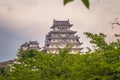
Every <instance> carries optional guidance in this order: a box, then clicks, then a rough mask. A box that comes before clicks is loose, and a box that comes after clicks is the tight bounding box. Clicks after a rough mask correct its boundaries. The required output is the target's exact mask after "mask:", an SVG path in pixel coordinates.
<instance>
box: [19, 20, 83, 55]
mask: <svg viewBox="0 0 120 80" xmlns="http://www.w3.org/2000/svg"><path fill="white" fill-rule="evenodd" d="M72 26H73V24H70V22H69V20H67V21H57V20H54V21H53V25H52V27H51V29H52V30H51V31H50V32H49V33H48V34H47V35H46V39H45V45H44V49H43V50H44V51H45V52H47V53H49V52H51V53H58V48H60V49H63V48H65V47H66V46H67V45H71V46H72V48H71V53H76V52H80V51H81V50H82V49H83V48H81V45H82V43H81V42H80V41H79V38H80V37H79V36H76V35H75V34H76V33H77V31H73V30H71V29H70V28H71V27H72ZM27 49H37V50H39V49H40V47H39V43H37V41H29V43H27V42H26V43H24V44H23V45H21V46H20V50H21V51H23V50H27Z"/></svg>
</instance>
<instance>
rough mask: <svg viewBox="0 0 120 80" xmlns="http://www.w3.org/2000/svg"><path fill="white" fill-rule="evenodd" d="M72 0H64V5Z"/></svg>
mask: <svg viewBox="0 0 120 80" xmlns="http://www.w3.org/2000/svg"><path fill="white" fill-rule="evenodd" d="M71 1H73V0H64V5H66V4H67V3H69V2H71Z"/></svg>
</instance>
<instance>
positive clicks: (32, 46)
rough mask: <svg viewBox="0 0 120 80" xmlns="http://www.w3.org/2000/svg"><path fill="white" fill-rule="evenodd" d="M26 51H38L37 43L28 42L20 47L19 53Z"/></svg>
mask: <svg viewBox="0 0 120 80" xmlns="http://www.w3.org/2000/svg"><path fill="white" fill-rule="evenodd" d="M28 49H36V50H38V51H39V50H40V47H39V43H38V42H37V41H29V42H26V43H24V44H22V45H21V46H20V51H25V50H28Z"/></svg>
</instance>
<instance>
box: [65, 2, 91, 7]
mask: <svg viewBox="0 0 120 80" xmlns="http://www.w3.org/2000/svg"><path fill="white" fill-rule="evenodd" d="M72 1H74V0H64V1H63V2H64V5H66V4H68V3H69V2H72ZM82 3H83V4H84V5H85V6H86V7H87V8H88V9H89V6H90V3H89V0H82Z"/></svg>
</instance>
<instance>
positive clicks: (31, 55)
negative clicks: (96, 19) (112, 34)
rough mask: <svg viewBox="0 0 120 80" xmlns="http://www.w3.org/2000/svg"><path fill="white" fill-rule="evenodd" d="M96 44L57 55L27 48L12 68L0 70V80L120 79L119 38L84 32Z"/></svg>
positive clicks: (62, 51) (60, 52)
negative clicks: (107, 38)
mask: <svg viewBox="0 0 120 80" xmlns="http://www.w3.org/2000/svg"><path fill="white" fill-rule="evenodd" d="M85 34H86V36H87V37H88V38H90V39H91V40H90V43H92V44H93V45H94V46H95V47H94V49H93V50H91V49H90V48H89V49H88V51H86V52H85V53H76V54H70V48H71V47H69V46H68V47H66V48H64V49H60V51H59V53H58V54H52V53H49V54H48V53H45V52H39V51H36V50H27V51H23V52H21V53H20V55H21V56H19V57H18V60H17V63H14V64H13V65H12V67H11V69H12V70H10V71H6V69H1V71H0V80H23V79H24V80H120V40H116V41H114V42H111V43H107V42H106V41H105V37H106V35H104V34H103V33H100V34H93V33H88V32H86V33H85Z"/></svg>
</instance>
